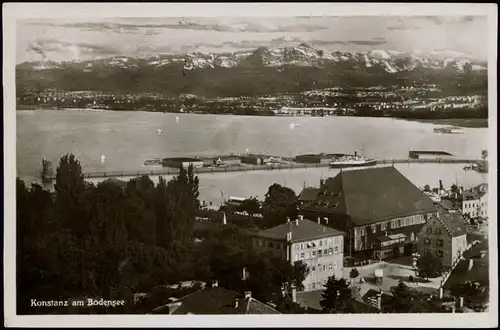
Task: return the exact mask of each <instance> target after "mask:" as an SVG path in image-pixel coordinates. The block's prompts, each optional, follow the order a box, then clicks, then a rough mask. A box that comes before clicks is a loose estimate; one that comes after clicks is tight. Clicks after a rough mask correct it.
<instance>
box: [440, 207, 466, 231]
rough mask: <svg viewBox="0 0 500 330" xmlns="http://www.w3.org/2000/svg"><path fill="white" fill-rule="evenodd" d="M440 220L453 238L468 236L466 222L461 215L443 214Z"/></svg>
mask: <svg viewBox="0 0 500 330" xmlns="http://www.w3.org/2000/svg"><path fill="white" fill-rule="evenodd" d="M438 220H439V222H441V223H442V224H443V226H444V227H445V229H446V230H447V231H448V233H449V234H450V235H451V236H453V237H456V236H462V235H466V234H467V231H466V224H465V220H464V218H463V216H462V214H460V213H441V214H440V215H439V219H438Z"/></svg>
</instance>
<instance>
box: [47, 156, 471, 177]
mask: <svg viewBox="0 0 500 330" xmlns="http://www.w3.org/2000/svg"><path fill="white" fill-rule="evenodd" d="M477 162H478V160H477V159H458V158H443V159H412V158H393V159H377V165H391V164H426V163H441V164H471V163H477ZM320 167H325V168H327V167H330V164H328V163H326V164H325V163H297V162H288V163H281V164H272V165H248V164H241V165H235V166H224V167H195V168H193V171H194V173H196V174H201V173H227V172H248V171H274V170H287V169H290V170H292V169H307V168H320ZM178 173H179V169H177V168H171V167H163V168H159V169H153V170H137V171H106V172H85V173H83V176H84V178H85V179H93V178H119V177H137V176H142V175H150V176H161V175H176V174H178ZM43 180H44V181H46V182H50V181H54V180H55V174H51V173H48V171H47V169H45V171H44V174H43Z"/></svg>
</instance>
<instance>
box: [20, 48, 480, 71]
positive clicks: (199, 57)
mask: <svg viewBox="0 0 500 330" xmlns="http://www.w3.org/2000/svg"><path fill="white" fill-rule="evenodd" d="M177 63H179V64H182V63H183V65H184V68H185V69H186V70H198V69H210V68H217V67H223V68H235V67H279V66H309V67H318V68H322V67H325V65H327V64H331V65H340V64H342V65H343V68H344V69H346V68H347V69H349V68H351V69H353V70H358V71H359V70H367V69H369V70H374V69H378V70H382V71H385V72H387V73H389V74H393V73H397V72H401V71H412V70H415V69H417V68H427V69H444V68H446V69H448V70H449V69H455V70H457V71H463V70H464V67H465V65H466V64H471V67H472V68H473V70H485V69H486V64H485V63H484V62H478V61H474V60H472V59H470V58H469V57H468V56H466V54H462V53H459V52H456V51H452V50H435V51H433V52H427V53H426V52H423V51H419V50H417V49H414V50H413V51H411V52H400V51H395V50H384V49H373V50H370V51H368V52H348V51H339V50H336V51H333V52H326V51H324V50H321V49H317V48H316V47H313V46H312V45H311V44H309V43H307V42H301V43H300V44H298V45H294V46H287V47H281V48H280V47H274V48H273V47H265V46H261V47H258V48H256V49H254V50H241V51H237V52H234V53H203V52H199V51H194V52H189V53H185V54H177V55H175V54H169V55H165V54H161V55H156V56H150V57H147V58H146V57H143V58H140V57H138V58H133V57H130V56H114V57H112V58H108V59H98V60H94V61H83V62H80V63H77V62H76V61H75V62H72V63H55V62H50V61H43V63H41V62H36V63H35V62H33V63H22V64H20V65H18V68H19V69H27V70H29V69H33V70H50V69H53V68H57V67H70V66H73V67H75V68H81V69H82V70H84V71H85V72H90V71H92V70H99V68H100V67H101V66H104V67H106V68H109V67H119V68H122V69H125V68H135V69H137V68H140V67H141V66H148V67H156V68H160V67H163V66H165V65H174V64H175V65H177Z"/></svg>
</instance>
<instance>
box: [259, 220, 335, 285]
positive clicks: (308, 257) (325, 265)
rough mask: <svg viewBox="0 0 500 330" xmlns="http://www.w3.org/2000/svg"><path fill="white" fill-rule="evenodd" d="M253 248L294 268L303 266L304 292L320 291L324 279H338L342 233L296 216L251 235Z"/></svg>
mask: <svg viewBox="0 0 500 330" xmlns="http://www.w3.org/2000/svg"><path fill="white" fill-rule="evenodd" d="M253 247H254V248H255V249H256V250H257V251H260V252H264V253H268V254H272V255H274V256H275V257H279V258H283V259H284V260H287V261H289V262H290V263H292V264H294V263H295V262H297V261H302V262H304V263H305V264H306V265H307V267H308V269H309V274H308V275H307V276H306V278H305V280H304V282H303V285H304V290H305V291H310V290H318V289H322V288H323V286H324V285H325V284H326V282H327V281H328V277H329V276H332V275H335V276H336V277H338V278H340V277H342V271H343V260H344V233H343V232H341V231H339V230H336V229H334V228H331V227H328V226H325V225H322V224H321V223H320V220H318V221H317V222H315V221H310V220H306V219H303V217H302V216H299V217H298V218H297V219H296V220H294V221H290V220H289V221H288V222H287V223H283V224H281V225H278V226H276V227H273V228H269V229H267V230H262V231H260V232H258V233H255V234H254V235H253Z"/></svg>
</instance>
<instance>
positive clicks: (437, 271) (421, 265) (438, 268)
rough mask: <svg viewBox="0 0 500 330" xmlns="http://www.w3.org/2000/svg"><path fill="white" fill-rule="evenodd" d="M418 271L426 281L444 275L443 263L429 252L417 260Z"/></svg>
mask: <svg viewBox="0 0 500 330" xmlns="http://www.w3.org/2000/svg"><path fill="white" fill-rule="evenodd" d="M417 271H418V275H419V276H420V277H423V278H425V279H429V278H434V277H438V276H441V274H442V273H443V263H442V261H441V259H440V258H438V257H437V256H436V255H434V254H432V253H431V252H427V253H425V254H424V255H422V256H420V258H419V259H418V260H417Z"/></svg>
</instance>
